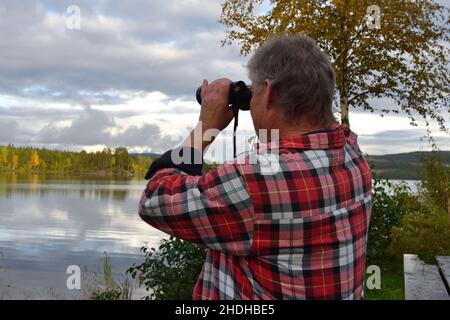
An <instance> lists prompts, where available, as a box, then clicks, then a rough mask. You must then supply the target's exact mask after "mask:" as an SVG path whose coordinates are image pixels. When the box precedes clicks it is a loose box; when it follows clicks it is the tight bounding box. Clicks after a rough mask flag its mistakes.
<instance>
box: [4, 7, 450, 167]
mask: <svg viewBox="0 0 450 320" xmlns="http://www.w3.org/2000/svg"><path fill="white" fill-rule="evenodd" d="M221 2H222V1H220V0H219V1H216V0H147V1H144V0H133V1H131V0H127V1H123V0H116V1H112V0H99V1H74V0H70V1H65V0H48V1H44V0H42V1H31V0H26V1H16V0H11V1H9V0H0V144H8V143H13V144H15V145H34V146H45V147H47V148H58V149H71V150H81V149H85V150H88V151H94V150H101V149H102V148H104V147H105V146H108V147H116V146H119V145H120V146H126V147H127V148H128V149H129V150H130V151H132V152H146V151H152V152H162V151H164V150H166V149H168V148H170V147H173V146H175V145H176V144H177V143H178V142H179V141H180V139H181V138H182V137H184V136H186V135H187V133H188V132H189V131H188V130H189V128H191V127H193V126H194V125H195V123H196V120H197V119H198V112H199V106H198V104H197V102H196V101H195V96H194V93H195V90H196V88H197V87H198V86H199V85H200V84H201V82H202V79H204V78H206V79H208V80H214V79H216V78H221V77H227V78H230V79H233V80H244V81H248V78H247V75H246V69H245V64H246V62H247V60H248V57H242V56H240V54H239V48H238V46H237V45H232V46H224V47H222V46H221V40H223V39H224V37H225V28H224V27H223V26H222V25H220V24H219V23H218V22H217V20H218V18H219V16H220V12H221V7H220V4H221ZM440 2H442V3H445V4H447V5H448V2H449V1H448V0H446V1H440ZM70 5H77V6H78V7H79V8H80V9H81V25H80V29H73V28H70V26H72V27H74V26H75V27H76V25H74V24H70V22H71V21H72V20H69V28H68V25H67V24H68V20H67V19H68V18H69V19H70V17H71V16H72V17H73V15H71V14H68V13H67V8H68V7H69V6H70ZM374 103H375V105H377V104H379V105H380V106H381V105H385V104H387V103H389V102H388V101H382V100H381V101H375V102H374ZM350 121H351V124H352V129H353V130H354V131H355V132H356V133H357V134H358V135H359V141H360V145H361V147H362V149H363V151H364V152H366V153H369V154H387V153H397V152H408V151H415V150H429V149H430V147H429V145H428V144H427V143H426V142H421V141H420V137H421V136H423V135H424V134H425V124H424V123H422V122H419V126H417V127H412V126H410V124H409V122H410V121H409V120H408V119H407V117H406V116H403V115H397V116H384V117H380V116H379V115H377V114H368V113H364V112H351V115H350ZM447 125H448V126H450V122H448V123H447ZM231 127H232V125H230V128H229V129H228V130H227V131H226V132H225V133H224V134H222V135H221V138H220V139H217V143H218V144H222V145H223V147H220V148H215V150H214V153H211V152H210V153H209V154H208V155H207V156H208V157H209V158H211V159H216V160H223V158H229V157H230V156H231V155H232V153H231V146H232V140H231V137H230V134H231ZM432 131H433V134H434V136H435V138H436V141H437V143H438V146H439V147H440V148H441V149H443V150H450V139H449V136H446V135H444V134H443V133H440V132H439V130H438V129H437V127H436V126H432ZM239 133H240V134H241V135H243V136H246V137H249V136H251V135H253V134H254V133H253V128H252V122H251V119H250V116H249V114H248V113H245V114H244V113H241V115H240V126H239ZM245 141H246V138H242V139H241V140H240V141H239V146H238V148H239V149H240V150H238V152H239V151H242V150H243V148H245ZM217 150H219V151H217ZM224 154H225V155H224Z"/></svg>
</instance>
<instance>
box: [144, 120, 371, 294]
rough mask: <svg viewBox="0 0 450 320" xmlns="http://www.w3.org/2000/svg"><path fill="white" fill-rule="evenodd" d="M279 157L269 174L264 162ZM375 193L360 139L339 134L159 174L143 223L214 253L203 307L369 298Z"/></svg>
mask: <svg viewBox="0 0 450 320" xmlns="http://www.w3.org/2000/svg"><path fill="white" fill-rule="evenodd" d="M273 154H278V155H279V156H278V158H279V159H278V161H277V162H276V166H275V167H276V168H275V169H274V170H273V172H269V174H268V173H267V170H266V172H264V166H263V165H261V163H263V162H264V159H265V160H267V159H268V157H269V155H273ZM255 157H257V159H258V163H255V161H253V160H252V159H255ZM261 159H263V161H260V160H261ZM169 166H170V165H169ZM187 171H189V170H187ZM269 171H270V170H269ZM371 191H372V183H371V173H370V169H369V167H368V165H367V162H366V161H365V159H364V157H363V155H362V152H361V151H360V149H359V146H358V144H357V136H356V135H355V134H354V133H353V132H351V131H350V129H349V128H348V127H346V126H342V125H334V126H333V127H332V128H331V129H330V130H328V131H321V132H320V131H319V132H312V133H308V134H304V135H298V136H290V137H288V138H284V139H281V140H280V142H279V144H274V143H272V144H270V143H269V144H268V145H264V146H260V147H259V148H258V149H256V150H254V151H251V152H249V153H247V154H244V155H243V156H240V157H238V158H237V159H235V160H234V161H233V162H232V163H226V164H223V165H221V166H219V167H218V168H216V169H214V170H211V171H209V172H208V173H206V174H204V175H192V174H187V173H185V172H183V171H181V170H180V169H178V168H162V169H159V170H156V172H155V173H154V175H153V176H152V178H151V179H150V181H149V182H148V185H147V188H146V190H145V191H144V194H143V195H142V198H141V201H140V210H139V214H140V216H141V217H142V219H143V220H144V221H145V222H147V223H149V224H150V225H152V226H153V227H155V228H157V229H159V230H162V231H164V232H166V233H168V234H170V235H173V236H175V237H179V238H181V239H184V240H187V241H191V242H194V243H197V244H200V245H203V246H206V247H207V248H208V251H207V256H206V261H205V263H204V266H203V269H202V271H201V274H200V275H199V277H198V280H197V283H196V285H195V289H194V293H193V298H194V299H208V300H211V299H360V298H362V296H363V287H364V285H363V282H364V273H365V247H366V242H367V231H368V225H369V220H370V213H371V206H372V199H371Z"/></svg>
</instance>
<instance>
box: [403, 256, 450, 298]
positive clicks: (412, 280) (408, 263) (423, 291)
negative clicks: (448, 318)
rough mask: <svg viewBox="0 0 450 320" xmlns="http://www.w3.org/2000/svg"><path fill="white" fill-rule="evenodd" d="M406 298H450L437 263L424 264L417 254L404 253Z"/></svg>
mask: <svg viewBox="0 0 450 320" xmlns="http://www.w3.org/2000/svg"><path fill="white" fill-rule="evenodd" d="M403 266H404V275H405V299H406V300H450V296H449V295H448V293H447V289H446V288H445V285H444V282H443V280H442V278H441V276H440V274H439V270H438V267H437V266H435V265H427V264H424V263H423V261H421V260H419V258H418V257H417V255H415V254H405V255H403Z"/></svg>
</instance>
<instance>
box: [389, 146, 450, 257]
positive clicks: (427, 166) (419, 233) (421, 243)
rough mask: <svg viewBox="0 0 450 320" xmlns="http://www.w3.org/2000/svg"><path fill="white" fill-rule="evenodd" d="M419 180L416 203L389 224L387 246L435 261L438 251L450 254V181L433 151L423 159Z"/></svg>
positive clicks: (444, 167)
mask: <svg viewBox="0 0 450 320" xmlns="http://www.w3.org/2000/svg"><path fill="white" fill-rule="evenodd" d="M421 164H422V182H421V184H420V187H419V192H418V196H417V198H418V203H419V204H420V206H419V207H416V208H415V210H412V211H411V212H410V213H408V214H406V215H405V216H404V217H403V220H402V224H401V225H400V226H394V227H393V228H392V243H391V245H390V250H391V251H392V252H393V253H395V254H404V253H414V254H418V255H419V257H420V258H421V259H422V260H424V261H426V262H428V263H434V257H435V256H437V255H450V215H449V214H448V211H449V208H448V199H449V196H450V192H449V191H450V184H449V179H448V178H449V175H448V168H447V167H446V166H445V165H444V164H443V163H442V160H441V159H440V158H439V157H437V156H435V155H432V156H430V157H428V158H425V159H422V161H421Z"/></svg>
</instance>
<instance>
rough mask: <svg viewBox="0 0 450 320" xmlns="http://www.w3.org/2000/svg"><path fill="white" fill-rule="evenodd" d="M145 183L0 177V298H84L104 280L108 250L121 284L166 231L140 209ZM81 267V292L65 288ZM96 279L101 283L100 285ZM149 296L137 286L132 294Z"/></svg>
mask: <svg viewBox="0 0 450 320" xmlns="http://www.w3.org/2000/svg"><path fill="white" fill-rule="evenodd" d="M144 187H145V180H142V181H136V180H129V181H108V180H103V181H100V182H98V181H95V182H93V181H89V180H70V179H65V180H59V179H58V180H52V179H45V180H42V179H40V178H39V177H38V176H32V177H17V176H15V175H10V174H8V175H5V174H2V177H1V178H0V299H48V298H56V299H73V298H85V296H84V295H85V292H86V290H87V289H88V288H87V287H88V286H92V283H93V279H101V275H102V258H103V257H104V252H107V254H108V256H110V260H111V264H112V267H113V274H114V276H115V278H116V279H117V280H118V281H119V282H120V281H123V280H124V277H125V271H126V269H127V268H128V267H130V266H131V265H132V264H133V263H140V262H142V261H143V257H144V256H143V254H142V253H141V252H140V248H141V246H142V245H144V244H145V243H146V242H147V243H148V244H149V245H150V246H157V245H158V243H159V241H160V239H162V238H163V237H167V235H166V234H164V233H162V232H160V231H158V230H156V229H154V228H153V227H151V226H149V225H147V224H146V223H144V222H143V221H142V220H141V219H140V217H139V216H138V213H137V207H138V201H139V198H140V196H141V194H142V191H143V190H144ZM70 265H76V266H79V267H80V269H81V270H82V287H81V290H77V289H74V290H69V289H67V287H66V280H67V278H68V277H69V274H66V270H67V267H68V266H70ZM94 283H95V282H94ZM139 294H140V295H141V296H142V295H144V294H145V292H144V291H143V290H135V294H134V297H136V298H139Z"/></svg>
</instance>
